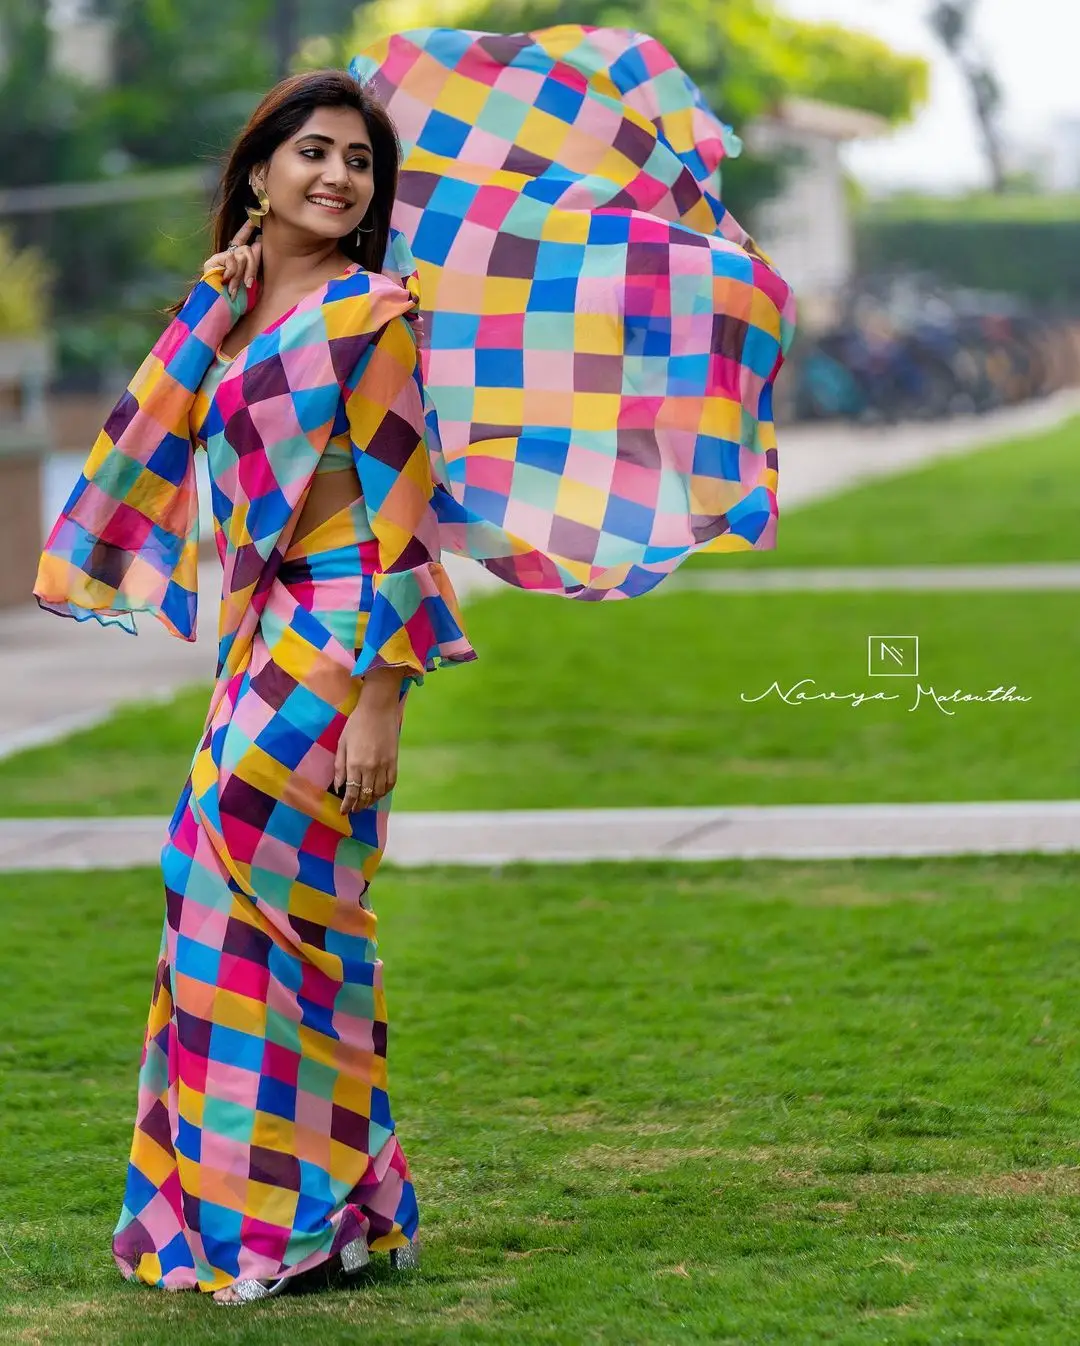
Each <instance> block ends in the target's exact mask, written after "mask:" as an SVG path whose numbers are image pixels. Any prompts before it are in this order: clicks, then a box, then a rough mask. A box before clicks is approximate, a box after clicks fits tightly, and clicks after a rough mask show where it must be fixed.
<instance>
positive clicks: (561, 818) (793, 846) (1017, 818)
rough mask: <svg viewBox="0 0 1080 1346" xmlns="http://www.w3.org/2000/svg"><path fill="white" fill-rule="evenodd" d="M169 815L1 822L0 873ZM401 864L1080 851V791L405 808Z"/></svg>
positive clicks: (108, 840)
mask: <svg viewBox="0 0 1080 1346" xmlns="http://www.w3.org/2000/svg"><path fill="white" fill-rule="evenodd" d="M166 825H167V819H165V818H96V819H81V818H46V819H16V818H10V819H3V820H0V870H7V871H15V870H30V869H39V870H55V869H69V870H81V869H125V868H129V867H131V866H133V865H150V866H154V865H157V864H158V861H159V852H160V850H161V846H162V843H163V841H164V839H165V829H166ZM388 837H389V839H388V843H387V848H386V859H387V861H388V862H389V863H392V864H398V865H407V866H412V865H473V866H490V865H506V864H511V863H513V862H514V861H520V860H528V861H535V862H538V863H542V864H566V863H573V862H582V861H591V860H623V861H628V860H759V859H771V860H835V859H846V858H867V859H881V858H884V857H890V856H896V857H918V856H943V855H1005V854H1027V853H1037V854H1042V855H1060V854H1065V853H1067V852H1076V851H1080V800H1070V801H1065V802H1061V801H1052V802H1045V803H1043V802H1031V803H990V804H851V805H838V804H820V805H818V804H814V805H810V804H807V805H785V806H777V807H771V808H747V807H743V808H669V809H535V810H507V811H505V812H498V813H404V812H402V813H394V814H392V815H391V819H390V826H389V829H388Z"/></svg>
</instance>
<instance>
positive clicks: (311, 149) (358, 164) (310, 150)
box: [300, 145, 371, 173]
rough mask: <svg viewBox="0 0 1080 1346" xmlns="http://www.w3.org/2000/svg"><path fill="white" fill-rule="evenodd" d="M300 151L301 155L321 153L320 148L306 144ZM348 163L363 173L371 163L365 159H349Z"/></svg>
mask: <svg viewBox="0 0 1080 1346" xmlns="http://www.w3.org/2000/svg"><path fill="white" fill-rule="evenodd" d="M300 153H301V154H303V155H308V154H319V155H321V154H322V150H320V149H316V147H315V146H314V145H307V146H305V147H304V148H303V149H302V150H301V151H300ZM349 163H351V164H352V165H353V166H354V167H355V168H356V170H357V171H358V172H360V173H365V172H366V171H367V170H368V169H369V168H370V167H371V164H370V163H369V162H368V161H367V159H350V160H349Z"/></svg>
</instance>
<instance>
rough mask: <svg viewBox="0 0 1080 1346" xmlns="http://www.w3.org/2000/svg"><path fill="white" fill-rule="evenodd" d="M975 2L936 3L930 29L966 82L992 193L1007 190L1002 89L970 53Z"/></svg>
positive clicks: (940, 1)
mask: <svg viewBox="0 0 1080 1346" xmlns="http://www.w3.org/2000/svg"><path fill="white" fill-rule="evenodd" d="M975 4H976V0H937V3H935V4H934V6H933V8H932V9H931V10H930V14H929V20H930V26H931V28H933V30H934V32H935V33H936V34H937V35H938V37H939V38H940V39H941V42H942V45H943V46H944V47H945V50H946V51H947V52H948V53H949V55H950V56H951V57H952V58H953V60H954V61H955V62H956V64H957V65H958V66H959V67H960V70H961V72H962V73H963V76H964V78H965V79H966V80H967V84H968V89H969V91H970V93H971V101H972V103H973V104H974V107H975V117H976V119H977V121H978V123H979V131H980V132H981V134H982V142H983V150H984V152H985V154H986V162H987V166H988V167H989V169H990V182H991V185H992V187H993V190H994V191H995V192H998V193H1001V192H1005V191H1006V190H1007V188H1008V183H1007V182H1006V176H1005V162H1004V154H1003V151H1002V144H1001V127H1000V124H999V121H998V114H999V113H1000V111H1001V102H1002V94H1001V85H1000V83H999V82H998V79H997V76H996V75H995V74H994V72H993V70H991V69H990V67H989V66H988V65H987V64H986V63H985V62H984V61H983V60H982V59H981V58H979V57H977V56H976V55H975V53H974V52H973V50H972V37H973V33H972V15H973V13H974V10H975Z"/></svg>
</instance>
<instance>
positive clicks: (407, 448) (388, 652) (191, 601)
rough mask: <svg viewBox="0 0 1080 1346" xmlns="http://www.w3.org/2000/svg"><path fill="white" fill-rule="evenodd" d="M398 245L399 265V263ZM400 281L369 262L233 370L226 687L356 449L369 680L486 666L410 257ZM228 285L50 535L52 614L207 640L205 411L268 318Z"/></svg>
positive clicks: (190, 324) (188, 320)
mask: <svg viewBox="0 0 1080 1346" xmlns="http://www.w3.org/2000/svg"><path fill="white" fill-rule="evenodd" d="M395 247H396V248H397V249H398V252H397V253H396V254H395V251H394V249H395ZM396 255H398V256H403V257H404V259H405V260H404V262H398V263H397V265H396V269H395V272H394V274H395V275H397V274H400V275H401V278H402V280H403V281H404V282H405V287H404V288H403V286H402V285H401V284H397V283H395V281H394V280H393V279H390V278H388V277H384V276H378V275H372V274H370V273H368V272H366V271H364V270H363V269H362V268H361V267H360V266H359V264H357V263H354V264H352V265H351V266H349V267H348V268H347V269H346V271H345V272H344V273H343V274H342V275H341V276H339V277H337V278H335V279H334V280H332V281H330V282H328V284H327V285H325V286H323V287H321V288H320V289H318V290H316V291H313V292H312V293H311V294H310V295H308V296H306V297H305V298H304V299H303V300H301V302H300V303H299V304H297V305H295V306H294V307H293V308H292V309H290V310H289V312H288V313H286V314H284V315H283V316H282V317H281V318H279V319H278V320H277V321H276V322H275V323H273V324H272V325H271V326H270V327H268V328H267V329H266V330H265V331H263V332H261V333H260V334H259V335H258V336H257V337H256V338H255V339H254V340H253V341H252V342H251V343H250V345H249V346H248V347H247V348H246V349H245V350H244V351H243V352H242V353H241V354H240V355H239V356H237V358H236V359H235V360H234V361H233V362H232V365H231V366H230V368H229V370H228V373H227V375H226V377H225V378H224V379H223V380H222V381H221V383H220V385H219V386H218V388H217V390H216V392H215V396H214V398H213V404H212V406H209V407H204V408H202V415H201V421H202V424H201V430H200V434H201V438H202V440H203V441H204V442H205V443H206V444H207V450H208V455H209V457H210V458H211V466H212V478H213V507H214V533H215V541H216V544H217V549H218V554H219V556H220V558H221V562H222V567H223V579H222V593H221V608H220V617H219V641H220V645H219V657H218V673H219V675H221V674H228V673H232V672H235V671H236V670H237V669H239V668H241V667H243V666H244V663H245V660H246V658H247V651H248V647H249V645H250V642H251V639H252V636H253V635H254V632H255V630H256V629H257V627H258V623H259V617H260V613H261V611H262V606H263V603H264V601H265V594H266V588H267V582H268V581H269V580H270V579H272V577H273V574H274V571H275V569H276V567H277V565H278V564H280V559H281V551H282V549H283V548H284V547H285V546H287V545H288V541H289V538H290V536H291V534H292V530H293V527H294V525H295V523H296V520H297V518H298V517H299V513H300V509H301V507H302V505H303V501H304V498H305V496H306V493H307V488H308V486H309V485H310V482H311V478H312V476H313V474H314V471H315V467H316V464H317V463H318V461H319V458H320V456H321V454H322V453H323V451H324V449H325V448H326V445H327V443H328V441H329V440H330V439H331V437H333V438H335V440H336V441H337V442H338V443H341V444H344V445H345V446H346V447H349V448H351V451H352V453H353V458H354V461H355V463H356V467H357V472H358V474H359V476H360V480H361V484H362V488H363V490H364V494H365V497H366V499H367V503H368V510H369V513H370V515H371V519H372V525H373V528H374V530H375V534H376V537H377V539H378V542H379V546H378V549H377V554H376V555H375V556H374V557H373V558H372V564H373V568H374V572H375V573H374V597H373V607H372V612H371V618H370V622H369V628H368V630H369V634H368V642H367V643H366V644H365V646H364V648H363V649H362V650H361V651H360V653H359V655H358V657H357V659H356V664H355V672H354V676H362V675H363V674H364V673H366V672H367V671H368V670H369V669H372V668H378V667H381V666H384V665H386V664H396V665H399V666H405V667H407V668H408V669H409V673H408V674H407V677H408V680H409V681H410V682H414V683H417V682H422V681H423V674H424V672H425V670H427V671H430V670H431V669H433V668H436V667H438V666H439V664H440V663H442V662H465V661H468V660H471V659H473V658H475V657H476V656H475V653H474V652H473V651H472V649H471V647H470V646H469V643H468V641H467V639H466V638H465V636H464V633H463V630H462V627H461V616H460V611H459V609H458V607H457V600H456V598H455V596H454V593H453V589H452V587H451V585H450V582H449V579H448V578H447V576H446V573H445V571H444V569H443V567H442V565H441V562H440V559H439V557H440V552H439V540H440V533H439V527H440V525H439V513H438V510H437V508H436V504H435V500H434V493H435V483H434V481H433V479H432V474H431V469H430V466H429V461H428V454H427V449H426V435H427V430H426V425H425V420H424V417H425V405H424V394H423V384H422V380H421V374H420V368H419V365H418V362H417V358H416V346H415V341H414V338H413V336H412V334H411V330H410V324H409V323H401V322H395V321H393V320H394V319H395V318H398V317H414V316H415V313H416V305H417V298H416V278H415V274H413V273H411V272H410V263H409V261H408V251H407V248H404V249H403V248H402V247H401V244H400V241H395V240H392V241H391V251H390V254H389V258H390V259H391V260H392V259H393V258H394V257H395V256H396ZM259 288H260V285H259V282H256V284H255V285H253V286H252V287H251V289H250V291H248V292H247V293H246V294H245V293H244V292H243V291H241V292H240V293H238V295H237V296H236V297H235V299H234V298H231V297H230V295H229V293H228V291H227V290H226V289H225V288H224V286H223V283H222V279H221V275H220V273H211V274H210V275H209V276H207V277H204V278H203V279H202V280H201V281H200V282H199V283H198V284H197V285H196V286H195V288H194V289H193V290H192V292H191V294H190V295H189V297H188V299H187V301H186V303H185V304H184V306H183V308H182V309H181V311H180V313H179V314H178V315H177V317H176V318H175V319H174V320H173V322H172V323H171V324H170V325H169V326H168V327H167V328H166V330H165V331H164V332H163V333H162V335H161V337H160V338H159V339H158V341H157V342H156V344H155V345H154V348H153V350H152V351H151V353H150V354H149V355H148V356H147V358H146V360H145V361H144V362H143V364H142V366H141V367H140V369H139V370H138V372H137V373H136V375H135V377H134V378H133V379H132V381H131V383H130V384H129V386H128V388H127V389H126V391H125V392H124V394H123V396H122V397H121V398H120V400H119V402H118V403H117V405H116V407H115V408H114V409H113V411H112V413H111V415H110V416H109V418H108V420H107V421H106V423H105V426H104V428H103V429H102V431H101V433H100V435H99V436H98V439H97V441H96V443H95V444H94V447H93V449H92V451H91V453H90V456H89V458H88V459H87V462H86V465H85V466H84V468H83V471H82V473H81V475H80V477H79V480H78V482H77V483H76V485H75V488H74V490H73V491H72V493H71V496H70V497H69V499H68V501H67V503H66V504H65V506H64V509H63V510H62V512H61V514H60V516H59V518H58V519H57V520H56V523H55V524H54V525H53V528H52V530H51V531H50V533H49V536H48V539H47V540H46V543H45V548H44V551H43V553H42V556H41V560H40V563H39V567H38V575H37V581H36V583H35V586H34V594H35V596H36V598H37V601H38V603H39V604H40V606H41V607H42V608H45V609H47V610H49V611H52V612H56V613H58V614H60V615H63V616H69V617H75V618H76V619H78V620H80V621H85V620H87V619H88V618H90V617H94V618H97V620H98V621H101V622H103V623H104V624H108V625H119V626H121V627H122V628H123V629H125V630H127V631H129V632H130V633H132V634H134V633H135V621H134V616H133V614H134V613H135V612H151V613H153V614H154V615H155V616H156V617H158V618H159V619H160V620H161V621H162V622H163V623H164V624H165V626H166V627H167V628H168V630H169V631H170V632H172V634H174V635H177V636H180V637H182V638H184V639H187V640H193V639H194V638H195V634H196V629H197V628H196V600H197V595H198V583H197V568H196V566H197V551H198V537H199V515H198V500H197V495H196V487H195V465H194V453H193V448H194V440H193V435H192V426H191V419H192V412H193V410H194V409H195V408H196V404H197V402H198V398H199V389H200V386H201V384H202V382H203V379H204V377H205V375H206V373H207V370H208V369H209V367H210V365H211V363H212V361H213V357H214V353H215V351H216V350H217V347H218V346H219V345H220V343H221V342H222V341H223V340H224V338H225V336H226V335H227V334H228V332H229V331H230V329H231V328H232V326H233V325H234V324H235V322H236V321H237V319H238V317H240V316H241V314H242V313H244V312H246V311H247V309H249V308H252V307H254V305H255V303H256V302H257V299H258V292H259Z"/></svg>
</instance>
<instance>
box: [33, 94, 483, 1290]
mask: <svg viewBox="0 0 1080 1346" xmlns="http://www.w3.org/2000/svg"><path fill="white" fill-rule="evenodd" d="M397 167H398V150H397V144H396V140H395V136H394V130H393V127H392V125H391V123H390V121H389V119H388V117H387V115H386V113H385V112H384V111H383V110H382V108H381V107H380V106H379V105H378V104H377V103H376V102H375V101H374V100H373V99H372V98H371V97H370V96H369V95H368V94H367V93H366V92H365V91H364V90H363V89H362V88H361V87H360V86H359V85H358V84H357V83H356V81H355V80H353V79H352V78H351V77H350V76H348V75H346V74H344V73H342V72H337V71H323V72H316V73H313V74H310V75H303V76H297V77H294V78H292V79H289V80H286V81H284V82H283V83H282V84H280V85H278V86H277V88H275V89H274V90H272V91H271V93H270V94H268V95H267V97H266V98H265V99H264V100H263V102H262V103H261V104H260V106H259V107H258V108H257V109H256V111H255V113H254V114H253V116H252V118H251V121H250V123H249V124H248V126H247V127H246V128H245V130H244V132H243V133H242V135H241V136H240V138H239V140H238V142H237V144H236V146H235V148H234V150H233V152H232V156H231V158H230V161H229V164H228V167H227V169H226V171H225V175H224V181H223V199H222V203H221V207H220V210H219V211H218V214H217V219H216V224H215V228H216V236H217V239H218V240H219V242H221V241H222V240H224V239H226V238H230V237H231V238H232V243H230V244H229V246H228V247H227V248H224V249H223V250H222V251H220V252H218V253H216V254H215V255H214V256H212V257H211V258H209V259H208V261H207V262H206V264H205V272H204V275H203V278H202V279H201V281H200V282H199V283H198V284H197V285H196V286H195V288H194V290H193V291H192V293H191V295H190V296H189V297H188V299H187V301H186V303H185V304H184V305H183V307H182V308H180V311H179V313H178V316H177V317H176V318H175V319H174V321H173V323H172V324H171V326H170V327H169V328H168V329H167V330H166V332H165V333H164V334H163V335H162V337H161V338H160V339H159V341H158V343H157V344H156V346H155V348H154V353H152V354H151V356H150V357H149V358H148V360H147V361H146V362H145V364H144V365H143V367H142V369H141V370H140V371H139V373H138V374H137V375H136V377H135V379H134V380H133V383H132V386H131V388H130V389H129V391H128V392H127V393H125V395H124V397H123V398H121V400H120V402H119V403H118V404H117V407H116V408H115V409H114V411H113V413H112V415H111V416H110V418H109V421H108V423H107V424H106V426H105V429H104V431H103V432H102V435H101V436H100V437H99V440H98V443H97V445H95V448H94V451H93V452H92V454H91V457H90V459H89V461H88V464H87V467H86V469H85V470H84V474H83V476H82V478H81V479H80V482H79V484H78V485H77V486H76V488H75V491H74V492H73V495H72V498H71V499H70V500H69V502H68V504H67V506H66V508H65V511H64V513H63V515H62V516H61V518H60V519H59V520H58V521H57V524H56V526H55V527H54V529H53V531H52V533H51V535H50V537H49V539H48V542H47V544H46V548H45V554H44V556H43V558H42V562H41V568H40V572H39V576H38V583H37V586H36V589H35V592H36V594H37V596H38V601H39V602H40V603H41V604H42V606H43V607H47V608H49V609H51V610H53V611H57V612H62V613H65V614H67V615H72V616H75V617H77V618H85V617H86V616H89V615H91V614H92V615H94V616H96V617H98V618H99V620H106V621H116V622H119V623H120V624H122V625H126V626H127V627H128V629H133V622H132V619H131V616H130V614H131V613H132V612H135V611H148V612H152V613H154V614H155V615H156V616H158V617H159V618H160V619H161V620H162V621H164V622H165V624H166V625H167V626H168V627H169V628H170V630H172V631H173V632H174V633H176V634H179V635H181V636H184V637H186V638H188V639H190V638H193V636H194V632H195V596H196V589H197V585H196V568H195V561H196V548H197V522H198V514H197V501H196V495H195V486H194V454H193V451H192V448H193V445H198V446H201V447H203V448H205V451H206V453H207V457H208V460H209V468H210V475H211V478H212V481H213V488H214V490H213V499H214V512H215V537H216V542H217V548H218V553H219V556H220V557H221V560H222V564H223V591H222V593H223V596H222V605H221V617H220V638H221V646H220V654H219V664H218V676H217V681H216V685H215V687H214V690H213V694H212V697H211V702H210V709H209V713H208V717H207V721H206V728H205V732H204V734H203V737H202V740H201V742H200V744H199V747H198V749H197V751H196V753H195V757H194V760H193V763H192V767H191V773H190V776H189V779H188V781H187V783H186V785H185V787H184V790H183V792H182V794H181V797H180V801H179V803H178V805H177V808H176V811H175V813H174V815H173V818H172V821H171V824H170V828H169V836H168V840H167V841H166V843H165V846H164V849H163V851H162V867H163V873H164V877H165V887H166V897H167V917H166V922H165V927H164V930H163V934H162V945H161V954H160V958H159V963H158V976H157V983H156V985H155V989H154V995H153V1002H152V1005H151V1010H150V1018H149V1023H148V1026H147V1032H146V1038H145V1045H144V1053H143V1060H142V1065H141V1069H140V1075H139V1101H138V1117H137V1122H136V1129H135V1137H134V1143H133V1146H132V1151H131V1161H130V1165H129V1169H128V1179H127V1188H126V1193H125V1198H124V1207H123V1212H122V1214H121V1218H120V1221H119V1224H118V1226H117V1229H116V1232H115V1236H114V1245H113V1246H114V1255H115V1257H116V1260H117V1262H118V1264H119V1266H120V1268H121V1270H122V1271H123V1272H124V1274H125V1275H126V1276H128V1277H133V1278H135V1279H137V1280H140V1281H144V1282H146V1283H148V1284H152V1285H159V1286H163V1287H165V1288H168V1289H181V1288H189V1287H195V1286H198V1287H199V1288H201V1289H204V1290H213V1291H214V1297H215V1298H216V1299H217V1300H218V1301H219V1302H224V1303H235V1302H242V1301H243V1300H245V1299H252V1298H258V1297H261V1296H263V1295H265V1294H270V1293H276V1292H278V1291H279V1290H280V1289H281V1288H283V1287H284V1285H285V1284H286V1281H287V1279H288V1278H289V1277H292V1276H295V1275H297V1274H299V1273H301V1272H303V1271H306V1270H308V1269H310V1268H312V1267H314V1266H316V1265H318V1264H319V1263H321V1262H325V1261H327V1260H328V1259H330V1258H331V1257H337V1256H340V1258H341V1260H342V1263H343V1265H344V1266H345V1267H346V1269H349V1270H355V1269H357V1268H359V1267H360V1266H362V1265H363V1264H364V1262H365V1261H366V1260H367V1258H368V1254H369V1250H372V1249H377V1250H385V1251H388V1252H390V1253H391V1254H392V1260H393V1262H394V1263H395V1264H396V1265H399V1266H403V1265H406V1264H407V1263H414V1262H415V1261H416V1260H417V1257H416V1229H417V1222H418V1214H417V1204H416V1199H415V1195H414V1192H413V1187H412V1183H411V1181H410V1175H409V1168H408V1164H407V1162H406V1159H405V1155H404V1153H403V1151H402V1149H401V1146H400V1144H399V1142H398V1139H397V1137H396V1135H395V1133H394V1122H393V1119H392V1116H391V1112H390V1107H389V1103H388V1098H387V1079H386V1009H385V1001H384V995H383V989H382V964H381V961H380V960H379V959H378V958H377V957H376V956H375V950H376V918H375V915H374V913H373V911H372V909H371V906H370V903H369V902H368V900H367V897H366V892H367V889H368V886H369V884H370V882H371V880H372V878H373V877H374V874H375V872H376V870H377V868H378V865H379V861H380V858H381V856H382V852H383V846H384V844H385V836H386V821H387V814H388V812H389V808H390V802H391V798H392V792H393V788H394V784H395V781H396V779H397V752H398V736H399V732H400V727H401V719H402V711H403V707H404V702H405V699H406V695H407V692H408V689H409V687H410V686H411V685H412V684H414V683H420V682H422V681H423V677H424V673H425V672H426V671H429V670H431V669H433V668H435V667H436V666H437V665H438V664H439V663H441V662H444V661H446V662H452V663H456V662H463V661H467V660H471V659H473V658H475V654H474V651H473V650H472V648H471V646H470V645H469V642H468V640H467V638H466V636H465V634H464V630H463V627H462V623H461V616H460V612H459V610H458V605H457V601H456V598H455V595H454V593H453V590H452V588H451V585H450V583H449V581H448V579H447V577H446V574H445V572H444V570H443V568H442V566H441V564H440V562H439V537H438V525H437V520H436V517H435V514H434V510H433V507H432V494H433V486H432V480H431V473H430V467H429V462H428V456H427V450H426V447H425V425H424V412H423V394H422V388H421V383H420V378H419V371H418V365H417V360H416V342H415V337H414V333H413V329H412V326H411V324H410V322H409V321H408V320H409V319H410V318H412V317H414V316H415V312H416V301H415V296H414V295H413V294H410V293H409V291H408V290H407V289H406V288H404V287H403V286H402V285H401V284H399V283H398V282H397V281H394V280H391V279H387V278H385V277H383V276H382V275H380V274H379V270H380V266H381V261H382V259H383V256H384V254H385V253H386V250H387V242H388V238H389V234H390V212H391V208H392V205H393V200H394V189H395V184H396V176H397ZM257 203H258V204H257ZM248 204H250V209H251V212H252V214H253V215H256V216H257V217H258V218H259V219H260V223H261V228H262V234H261V238H260V239H259V240H258V241H257V242H254V243H252V242H251V241H250V239H251V233H252V225H251V223H250V222H249V223H247V224H243V225H242V226H241V227H240V228H237V225H238V223H239V221H240V220H242V218H243V214H244V209H245V206H246V205H248ZM260 212H261V213H260ZM376 258H377V259H379V264H376V263H375V259H376ZM260 281H261V283H260ZM339 791H340V792H341V795H342V797H341V798H340V799H339V798H337V797H336V795H335V793H334V792H339Z"/></svg>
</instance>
